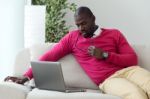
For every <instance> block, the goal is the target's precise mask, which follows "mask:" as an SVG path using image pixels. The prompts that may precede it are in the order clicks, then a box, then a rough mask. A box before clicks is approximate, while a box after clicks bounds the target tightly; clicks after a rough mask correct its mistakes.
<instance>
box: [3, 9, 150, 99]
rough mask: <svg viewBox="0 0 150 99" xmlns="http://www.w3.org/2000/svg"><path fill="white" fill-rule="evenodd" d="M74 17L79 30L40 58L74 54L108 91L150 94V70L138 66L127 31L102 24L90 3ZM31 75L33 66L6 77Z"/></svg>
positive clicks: (139, 96) (127, 96)
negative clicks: (125, 33)
mask: <svg viewBox="0 0 150 99" xmlns="http://www.w3.org/2000/svg"><path fill="white" fill-rule="evenodd" d="M74 18H75V23H76V25H77V27H78V30H75V31H72V32H69V33H68V34H67V35H66V36H65V37H63V38H62V39H61V40H60V41H59V43H58V44H56V45H55V46H54V47H53V48H52V49H51V50H49V51H48V52H46V53H45V54H44V55H42V56H41V57H40V58H39V60H40V61H57V60H59V59H60V58H62V57H64V56H65V55H67V54H73V55H74V57H75V58H76V60H77V61H78V62H79V64H80V65H81V66H82V68H83V69H84V71H85V72H86V73H87V75H88V76H89V77H90V78H91V79H92V80H93V82H95V83H96V84H97V85H99V87H100V89H101V90H103V91H104V92H105V93H108V94H113V95H118V96H120V97H123V99H148V97H149V98H150V73H149V72H148V71H146V70H144V69H142V68H140V67H139V66H136V65H137V55H136V53H135V52H134V50H133V49H132V48H131V46H130V45H129V43H128V42H127V40H126V39H125V37H124V36H123V34H122V33H121V32H120V31H119V30H117V29H103V28H100V27H99V26H98V25H96V24H95V16H94V15H93V13H92V12H91V10H90V9H89V8H87V7H79V8H78V9H77V11H76V12H75V15H74ZM28 78H29V79H32V78H33V75H32V68H30V69H29V70H28V71H27V72H26V73H25V74H24V76H23V77H22V78H18V77H7V78H6V79H5V81H7V80H12V81H13V82H16V83H19V84H24V83H25V82H26V81H28ZM85 83H86V82H85Z"/></svg>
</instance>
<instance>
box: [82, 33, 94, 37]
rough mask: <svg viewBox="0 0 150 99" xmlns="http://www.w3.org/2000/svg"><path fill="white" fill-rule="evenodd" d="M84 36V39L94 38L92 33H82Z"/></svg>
mask: <svg viewBox="0 0 150 99" xmlns="http://www.w3.org/2000/svg"><path fill="white" fill-rule="evenodd" d="M82 36H83V37H84V38H91V37H92V36H93V33H92V32H91V33H90V32H82Z"/></svg>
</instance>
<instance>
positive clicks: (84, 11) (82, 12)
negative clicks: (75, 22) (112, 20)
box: [74, 6, 93, 17]
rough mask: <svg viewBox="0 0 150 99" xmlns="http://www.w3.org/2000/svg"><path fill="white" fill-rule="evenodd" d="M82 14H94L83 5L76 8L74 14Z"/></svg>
mask: <svg viewBox="0 0 150 99" xmlns="http://www.w3.org/2000/svg"><path fill="white" fill-rule="evenodd" d="M81 14H86V15H87V16H89V17H91V16H93V13H92V11H91V10H90V9H89V8H88V7H86V6H81V7H79V8H78V9H77V10H76V12H75V14H74V16H75V17H76V16H78V15H81Z"/></svg>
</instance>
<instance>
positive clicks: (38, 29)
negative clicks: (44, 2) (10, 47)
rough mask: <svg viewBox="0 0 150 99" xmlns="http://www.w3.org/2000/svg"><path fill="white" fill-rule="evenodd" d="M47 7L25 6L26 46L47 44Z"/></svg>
mask: <svg viewBox="0 0 150 99" xmlns="http://www.w3.org/2000/svg"><path fill="white" fill-rule="evenodd" d="M45 8H46V7H45V6H35V5H34V6H33V5H29V4H28V5H26V6H25V22H24V45H25V47H30V46H32V45H33V44H39V43H44V42H45Z"/></svg>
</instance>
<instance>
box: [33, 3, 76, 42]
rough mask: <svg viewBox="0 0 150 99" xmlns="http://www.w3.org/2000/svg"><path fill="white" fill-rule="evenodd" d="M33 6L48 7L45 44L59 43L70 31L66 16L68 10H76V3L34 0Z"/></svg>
mask: <svg viewBox="0 0 150 99" xmlns="http://www.w3.org/2000/svg"><path fill="white" fill-rule="evenodd" d="M32 4H33V5H46V34H45V42H58V41H59V40H60V39H61V38H62V37H63V36H64V35H65V34H66V33H67V32H68V31H69V28H70V26H67V25H66V21H65V19H64V16H65V15H66V10H67V9H69V10H71V11H75V10H76V5H75V4H74V3H68V1H67V0H32Z"/></svg>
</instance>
